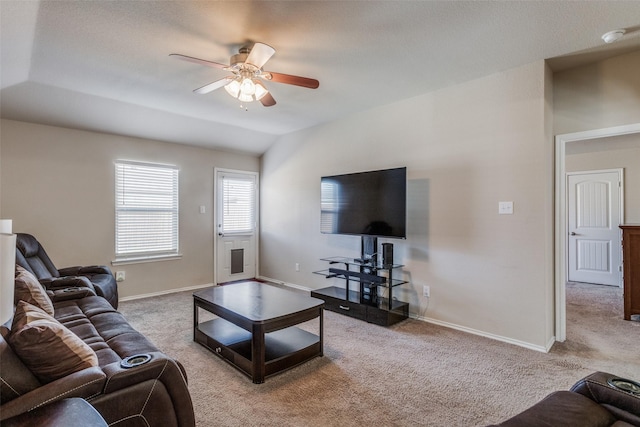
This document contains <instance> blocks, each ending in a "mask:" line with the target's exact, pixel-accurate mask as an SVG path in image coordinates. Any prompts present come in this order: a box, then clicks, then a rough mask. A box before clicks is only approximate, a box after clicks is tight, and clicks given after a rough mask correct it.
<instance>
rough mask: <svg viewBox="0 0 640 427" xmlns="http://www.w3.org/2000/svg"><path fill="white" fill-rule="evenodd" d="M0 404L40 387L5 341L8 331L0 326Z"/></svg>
mask: <svg viewBox="0 0 640 427" xmlns="http://www.w3.org/2000/svg"><path fill="white" fill-rule="evenodd" d="M0 328H1V331H0V332H1V333H0V404H2V405H4V404H5V403H7V402H9V401H11V400H13V399H15V398H16V397H18V396H22V395H23V394H25V393H27V392H30V391H31V390H35V389H36V388H38V387H40V382H39V381H38V380H37V379H36V377H34V376H33V374H32V373H31V371H30V370H29V369H28V368H27V367H26V366H25V365H24V363H22V361H21V360H20V358H18V356H16V355H15V353H14V352H13V350H12V349H11V346H10V345H9V343H8V342H7V341H6V339H5V338H6V337H8V336H9V331H8V330H7V329H6V328H5V327H0Z"/></svg>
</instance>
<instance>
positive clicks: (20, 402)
mask: <svg viewBox="0 0 640 427" xmlns="http://www.w3.org/2000/svg"><path fill="white" fill-rule="evenodd" d="M105 380H106V375H105V374H104V372H102V370H101V369H100V368H98V367H92V368H87V369H83V370H81V371H78V372H75V373H73V374H71V375H67V376H66V377H63V378H60V379H57V380H55V381H52V382H50V383H48V384H45V385H43V386H41V387H38V388H36V389H35V390H32V391H30V392H28V393H25V394H23V395H22V396H20V397H16V398H15V399H13V400H11V401H9V402H7V403H5V404H4V405H2V407H1V408H2V410H0V420H5V419H7V418H11V417H13V416H16V415H19V414H21V413H23V412H27V411H31V410H33V409H35V408H38V407H40V406H42V405H46V404H49V403H52V402H55V401H58V400H61V399H65V398H68V397H82V398H89V397H91V396H94V395H96V394H99V393H100V392H101V391H102V388H103V386H104V383H105Z"/></svg>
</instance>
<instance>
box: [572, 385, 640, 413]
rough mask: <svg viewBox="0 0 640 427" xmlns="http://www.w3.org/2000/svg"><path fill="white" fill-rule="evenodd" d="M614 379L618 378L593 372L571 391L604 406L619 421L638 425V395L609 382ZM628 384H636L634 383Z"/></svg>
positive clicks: (639, 403)
mask: <svg viewBox="0 0 640 427" xmlns="http://www.w3.org/2000/svg"><path fill="white" fill-rule="evenodd" d="M616 379H620V377H617V376H616V375H612V374H609V373H606V372H595V373H593V374H591V375H589V376H587V377H585V378H583V379H581V380H580V381H578V382H577V383H575V384H574V385H573V387H571V391H573V392H575V393H580V394H582V395H584V396H586V397H588V398H589V399H591V400H593V401H594V402H596V403H598V404H600V405H602V406H604V407H605V408H607V410H609V411H610V412H611V413H612V414H614V415H615V416H616V417H618V418H619V419H622V420H625V421H627V422H629V423H631V424H633V425H640V394H638V393H635V392H631V391H629V390H625V389H623V388H618V387H616V386H614V385H613V384H612V383H611V382H612V380H616ZM627 381H630V380H627ZM613 382H615V381H613ZM630 382H632V383H635V384H638V383H637V382H635V381H630Z"/></svg>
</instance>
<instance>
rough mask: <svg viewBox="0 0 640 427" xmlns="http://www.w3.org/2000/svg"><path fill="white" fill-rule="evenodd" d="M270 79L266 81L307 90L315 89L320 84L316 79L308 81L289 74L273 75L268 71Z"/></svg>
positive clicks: (308, 79) (305, 78)
mask: <svg viewBox="0 0 640 427" xmlns="http://www.w3.org/2000/svg"><path fill="white" fill-rule="evenodd" d="M269 74H271V78H270V79H268V80H270V81H272V82H276V83H285V84H288V85H295V86H302V87H306V88H309V89H317V88H318V86H320V82H319V81H317V80H316V79H310V78H307V77H299V76H292V75H290V74H282V73H274V72H273V71H269Z"/></svg>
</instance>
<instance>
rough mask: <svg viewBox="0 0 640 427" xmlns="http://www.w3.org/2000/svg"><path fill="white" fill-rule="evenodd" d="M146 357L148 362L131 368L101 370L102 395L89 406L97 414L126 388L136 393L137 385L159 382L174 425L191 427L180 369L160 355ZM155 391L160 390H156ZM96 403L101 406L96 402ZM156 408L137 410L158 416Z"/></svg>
mask: <svg viewBox="0 0 640 427" xmlns="http://www.w3.org/2000/svg"><path fill="white" fill-rule="evenodd" d="M148 354H149V355H150V356H151V359H150V360H149V361H148V362H146V363H144V364H142V365H139V366H135V367H132V368H123V367H122V366H121V365H120V363H111V364H109V365H106V366H104V367H103V371H104V372H105V374H106V375H107V383H106V384H105V387H104V393H103V394H102V395H101V396H98V398H97V399H96V400H95V401H93V402H92V403H93V404H94V406H95V407H96V408H97V409H98V410H99V411H101V409H100V408H102V407H103V405H105V404H106V406H107V407H111V406H112V405H110V404H109V403H107V402H106V401H108V400H109V399H110V396H112V395H116V396H117V395H122V394H126V393H127V392H126V391H125V389H127V388H131V389H132V390H138V392H136V393H139V387H138V386H139V385H140V384H142V383H145V382H147V383H148V382H149V381H152V382H154V383H155V382H159V383H161V384H162V385H163V386H164V389H165V390H166V393H167V394H168V395H169V398H170V399H171V403H172V406H173V411H174V412H175V416H176V419H177V422H178V425H179V426H181V427H193V426H195V418H194V413H193V403H192V401H191V395H190V394H189V388H188V387H187V380H186V377H185V376H184V374H183V371H182V369H181V368H180V366H179V365H178V363H177V362H176V361H175V360H173V359H172V358H170V357H167V356H166V355H165V354H163V353H160V352H150V353H148ZM157 388H158V389H160V388H159V387H157ZM100 400H102V401H103V402H100ZM157 405H158V402H155V403H153V404H152V403H149V405H147V404H145V405H144V407H145V408H146V409H144V408H141V411H145V410H146V411H151V412H158V410H157V408H155V407H157ZM154 408H155V409H154ZM101 412H102V411H101ZM156 415H157V414H156ZM105 419H107V420H108V421H109V417H108V416H105ZM167 425H169V424H167Z"/></svg>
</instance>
